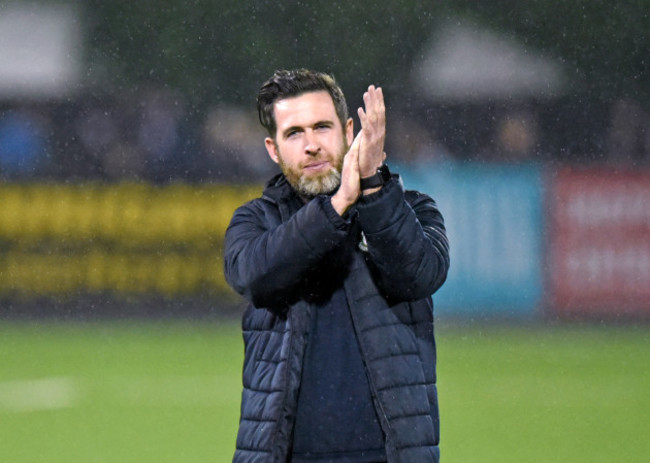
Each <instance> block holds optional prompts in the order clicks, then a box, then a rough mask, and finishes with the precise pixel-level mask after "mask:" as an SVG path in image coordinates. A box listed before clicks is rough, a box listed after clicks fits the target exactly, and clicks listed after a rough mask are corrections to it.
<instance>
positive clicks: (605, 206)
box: [549, 169, 650, 318]
mask: <svg viewBox="0 0 650 463" xmlns="http://www.w3.org/2000/svg"><path fill="white" fill-rule="evenodd" d="M549 194H550V197H549V203H550V208H549V222H550V230H549V285H550V288H549V289H550V292H551V295H550V297H551V301H550V302H551V304H550V305H551V308H552V309H553V310H555V311H556V312H557V315H559V316H561V317H562V316H567V317H585V318H590V317H605V318H613V317H620V316H623V317H630V316H633V317H639V316H643V317H648V316H650V172H648V171H645V172H639V171H637V172H631V171H630V172H617V171H614V170H604V169H590V170H571V169H565V170H562V171H560V172H559V173H558V174H557V175H556V176H555V177H554V180H553V183H552V188H551V189H550V190H549Z"/></svg>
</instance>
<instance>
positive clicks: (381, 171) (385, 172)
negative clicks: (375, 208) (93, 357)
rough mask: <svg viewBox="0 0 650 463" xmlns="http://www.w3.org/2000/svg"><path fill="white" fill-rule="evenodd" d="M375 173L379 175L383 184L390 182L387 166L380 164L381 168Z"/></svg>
mask: <svg viewBox="0 0 650 463" xmlns="http://www.w3.org/2000/svg"><path fill="white" fill-rule="evenodd" d="M377 173H378V174H379V175H381V178H382V180H383V181H384V183H386V182H388V181H389V180H390V170H388V166H387V165H386V164H382V165H381V167H380V168H379V169H377Z"/></svg>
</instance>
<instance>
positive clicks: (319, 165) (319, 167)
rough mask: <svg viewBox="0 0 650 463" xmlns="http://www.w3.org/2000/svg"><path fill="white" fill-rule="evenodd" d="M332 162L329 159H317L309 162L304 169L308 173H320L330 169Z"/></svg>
mask: <svg viewBox="0 0 650 463" xmlns="http://www.w3.org/2000/svg"><path fill="white" fill-rule="evenodd" d="M329 167H330V163H329V162H327V161H317V162H312V163H310V164H307V165H305V166H304V167H303V170H304V171H305V172H307V173H318V172H323V171H325V170H329Z"/></svg>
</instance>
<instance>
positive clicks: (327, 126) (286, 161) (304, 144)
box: [264, 91, 353, 197]
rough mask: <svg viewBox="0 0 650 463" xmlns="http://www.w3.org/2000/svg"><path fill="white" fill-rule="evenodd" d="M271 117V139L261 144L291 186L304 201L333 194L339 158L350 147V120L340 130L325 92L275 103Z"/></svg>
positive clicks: (311, 93) (340, 163)
mask: <svg viewBox="0 0 650 463" xmlns="http://www.w3.org/2000/svg"><path fill="white" fill-rule="evenodd" d="M274 115H275V122H276V126H277V131H276V133H275V138H271V137H268V138H266V139H265V140H264V142H265V144H266V149H267V151H268V153H269V156H270V157H271V159H272V160H273V161H274V162H276V163H277V164H279V165H280V168H281V169H282V172H283V173H284V175H285V177H286V178H287V180H288V181H289V183H290V184H291V186H292V187H293V188H294V189H295V190H296V191H298V193H299V194H301V195H303V196H307V197H314V196H316V195H319V194H329V193H333V192H334V191H335V190H336V189H337V188H338V186H339V183H340V179H341V167H342V165H343V157H344V156H345V153H346V152H347V150H348V147H349V145H350V143H352V139H353V126H352V119H348V120H347V121H346V124H345V127H342V126H341V122H340V121H339V118H338V116H337V115H336V109H335V108H334V102H333V101H332V97H331V96H330V95H329V93H327V92H326V91H316V92H308V93H303V94H302V95H300V96H297V97H292V98H285V99H282V100H278V101H277V102H276V103H275V104H274Z"/></svg>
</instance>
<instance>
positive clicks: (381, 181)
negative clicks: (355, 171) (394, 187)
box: [360, 164, 390, 195]
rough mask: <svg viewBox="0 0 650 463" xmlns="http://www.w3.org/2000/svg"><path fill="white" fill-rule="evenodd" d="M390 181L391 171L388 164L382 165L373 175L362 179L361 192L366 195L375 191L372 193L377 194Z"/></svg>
mask: <svg viewBox="0 0 650 463" xmlns="http://www.w3.org/2000/svg"><path fill="white" fill-rule="evenodd" d="M389 181H390V170H389V169H388V166H387V165H386V164H382V165H381V166H379V168H378V169H377V170H376V171H375V172H374V173H373V174H372V175H370V176H365V177H363V176H362V177H361V181H360V187H361V191H362V193H363V194H364V195H365V194H367V193H366V192H370V190H374V191H372V192H376V191H378V190H379V189H381V187H382V186H384V185H386V184H387V183H388V182H389Z"/></svg>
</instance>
